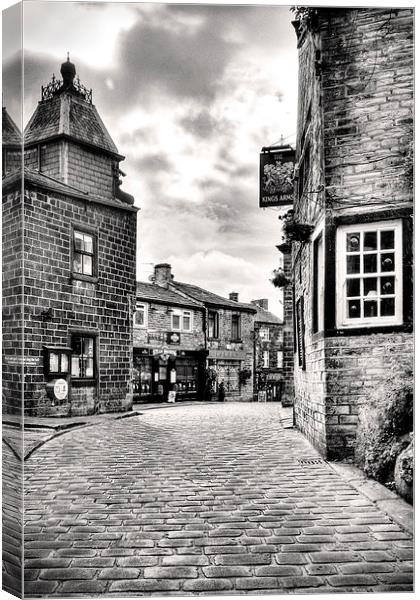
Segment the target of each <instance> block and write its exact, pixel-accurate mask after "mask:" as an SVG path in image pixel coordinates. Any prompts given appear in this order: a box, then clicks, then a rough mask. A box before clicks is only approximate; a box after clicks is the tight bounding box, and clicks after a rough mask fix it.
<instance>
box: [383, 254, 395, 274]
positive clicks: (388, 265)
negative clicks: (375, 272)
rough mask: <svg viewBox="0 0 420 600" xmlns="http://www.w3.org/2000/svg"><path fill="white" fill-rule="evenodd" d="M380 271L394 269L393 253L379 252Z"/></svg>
mask: <svg viewBox="0 0 420 600" xmlns="http://www.w3.org/2000/svg"><path fill="white" fill-rule="evenodd" d="M381 271H394V253H392V254H391V253H389V254H381Z"/></svg>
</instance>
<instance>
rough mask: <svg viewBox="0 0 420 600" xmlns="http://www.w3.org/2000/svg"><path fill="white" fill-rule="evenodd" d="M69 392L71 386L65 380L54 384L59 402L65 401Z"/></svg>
mask: <svg viewBox="0 0 420 600" xmlns="http://www.w3.org/2000/svg"><path fill="white" fill-rule="evenodd" d="M68 392H69V386H68V383H67V381H66V380H65V379H57V380H56V381H55V382H54V396H55V397H56V398H57V400H65V399H66V398H67V394H68Z"/></svg>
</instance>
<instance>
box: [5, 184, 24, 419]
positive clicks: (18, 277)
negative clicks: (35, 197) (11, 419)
mask: <svg viewBox="0 0 420 600" xmlns="http://www.w3.org/2000/svg"><path fill="white" fill-rule="evenodd" d="M2 209H3V210H2V253H3V270H2V271H3V272H2V275H3V297H2V312H3V336H2V339H3V343H2V355H3V356H2V358H3V367H2V376H3V377H2V387H3V412H5V413H14V414H21V408H22V391H23V389H22V386H23V377H22V375H23V372H22V351H23V331H22V327H23V315H22V300H23V272H22V264H23V219H22V215H23V211H22V197H21V194H20V192H19V191H16V193H13V194H7V195H6V196H4V197H3V207H2Z"/></svg>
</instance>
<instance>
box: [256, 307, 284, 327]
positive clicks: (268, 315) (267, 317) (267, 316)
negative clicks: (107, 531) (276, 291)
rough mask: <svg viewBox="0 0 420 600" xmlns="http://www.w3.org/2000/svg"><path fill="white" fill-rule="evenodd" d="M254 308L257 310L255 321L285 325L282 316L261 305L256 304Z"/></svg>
mask: <svg viewBox="0 0 420 600" xmlns="http://www.w3.org/2000/svg"><path fill="white" fill-rule="evenodd" d="M254 308H255V309H256V310H257V314H256V315H255V321H256V322H257V323H269V324H272V325H283V321H282V320H281V319H280V317H277V315H275V314H273V313H272V312H270V311H269V310H265V309H264V308H261V306H257V305H256V304H255V305H254Z"/></svg>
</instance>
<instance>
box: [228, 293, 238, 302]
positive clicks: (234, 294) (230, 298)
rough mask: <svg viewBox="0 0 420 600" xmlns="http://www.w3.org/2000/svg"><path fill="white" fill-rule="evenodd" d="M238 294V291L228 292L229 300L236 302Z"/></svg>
mask: <svg viewBox="0 0 420 600" xmlns="http://www.w3.org/2000/svg"><path fill="white" fill-rule="evenodd" d="M238 299H239V294H238V292H230V294H229V300H233V302H238Z"/></svg>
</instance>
